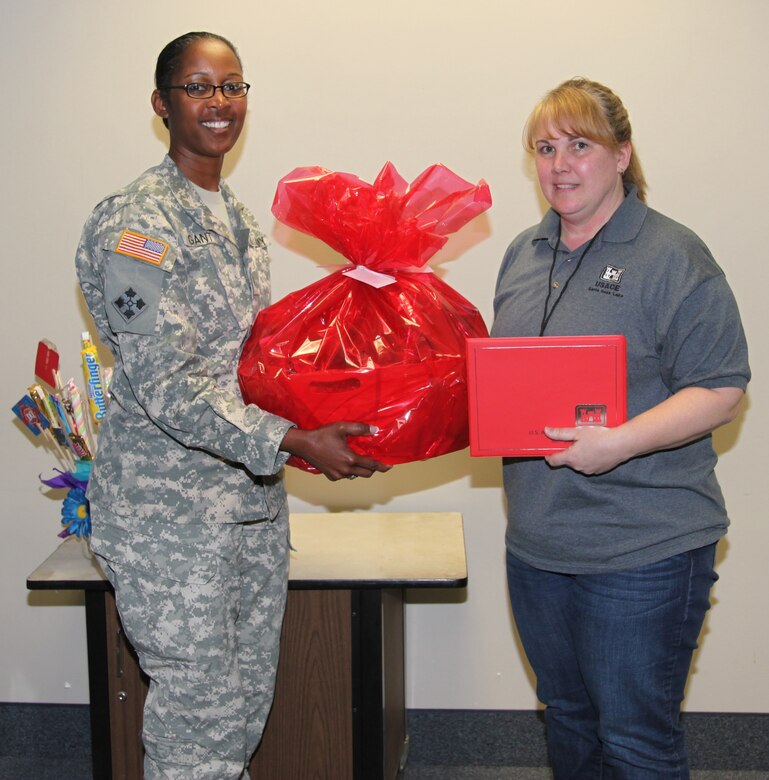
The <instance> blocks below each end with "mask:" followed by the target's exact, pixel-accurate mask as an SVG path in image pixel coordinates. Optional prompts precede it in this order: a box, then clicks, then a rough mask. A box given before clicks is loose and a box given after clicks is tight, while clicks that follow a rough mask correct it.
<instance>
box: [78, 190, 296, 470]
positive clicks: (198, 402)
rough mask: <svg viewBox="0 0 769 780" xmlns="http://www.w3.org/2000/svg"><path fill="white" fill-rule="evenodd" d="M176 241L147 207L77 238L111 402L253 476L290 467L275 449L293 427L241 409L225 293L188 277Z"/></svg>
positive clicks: (235, 334)
mask: <svg viewBox="0 0 769 780" xmlns="http://www.w3.org/2000/svg"><path fill="white" fill-rule="evenodd" d="M86 230H88V225H87V226H86ZM178 233H179V230H178V228H175V226H174V225H173V224H172V222H171V221H170V220H169V218H168V217H167V216H165V215H164V213H163V210H162V208H160V207H158V208H156V209H152V208H149V204H146V203H145V204H142V207H141V208H135V207H134V208H131V207H127V208H122V209H118V210H117V211H115V212H114V213H112V214H111V215H109V216H107V217H104V218H102V219H100V220H98V221H95V223H92V224H91V232H90V234H89V235H88V236H85V234H84V242H85V243H86V244H87V246H86V247H83V245H82V244H81V251H79V253H78V265H79V266H86V267H87V269H88V270H87V271H86V273H81V282H82V283H83V291H84V294H85V296H86V300H87V301H88V304H89V308H90V309H91V311H92V313H93V316H94V320H95V322H96V323H97V327H98V328H99V330H100V335H101V336H102V340H103V341H105V343H108V344H109V346H110V348H111V349H112V350H113V352H114V354H115V362H116V366H115V368H116V371H115V377H114V379H113V387H112V395H113V402H116V403H119V404H120V405H121V406H123V407H124V408H125V409H131V407H134V410H135V411H136V412H137V413H138V414H140V415H144V416H146V418H148V419H149V420H150V421H151V423H152V424H153V425H154V426H156V428H157V429H158V430H159V431H162V432H163V433H164V434H165V435H167V436H169V437H171V438H173V439H174V440H175V441H177V442H178V443H180V444H181V445H183V446H184V447H186V448H190V449H199V450H204V451H206V452H208V453H210V454H211V455H213V456H215V457H217V458H221V459H223V460H226V461H231V462H234V463H240V464H242V465H244V466H245V467H246V468H247V469H248V470H249V471H250V472H251V473H253V474H255V475H264V474H273V473H276V472H277V471H279V470H280V468H281V467H282V466H283V465H284V464H285V461H286V460H287V458H288V453H284V452H281V451H280V450H279V447H280V443H281V442H282V440H283V437H284V435H285V433H286V431H287V430H288V429H289V428H290V427H292V423H291V422H289V421H288V420H284V419H283V418H281V417H278V416H276V415H273V414H270V413H268V412H266V411H264V410H263V409H260V408H259V407H257V406H255V405H253V404H245V403H244V402H243V400H242V398H241V395H240V391H239V388H238V384H237V362H238V358H239V355H240V347H241V345H242V340H243V338H244V336H245V334H244V332H243V328H242V326H241V325H240V324H239V322H238V318H237V316H236V314H235V313H234V312H233V310H232V305H231V304H232V301H231V300H228V296H227V293H226V291H225V290H223V289H221V288H217V287H215V286H214V285H209V284H205V283H203V282H204V280H205V277H202V276H200V275H199V274H197V270H199V269H193V268H191V265H192V263H191V262H190V259H189V258H188V257H186V256H185V255H184V248H183V246H182V245H181V244H180V242H179V240H178V238H177V234H178ZM127 235H128V236H129V239H130V240H128V239H126V236H127ZM137 237H138V238H137ZM83 255H88V256H89V257H88V258H86V257H83ZM243 285H244V286H245V288H246V289H247V288H248V285H249V281H248V280H247V279H246V278H245V276H244V278H243Z"/></svg>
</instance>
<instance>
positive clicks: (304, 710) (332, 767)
mask: <svg viewBox="0 0 769 780" xmlns="http://www.w3.org/2000/svg"><path fill="white" fill-rule="evenodd" d="M290 522H291V541H292V545H293V546H294V548H295V551H294V552H292V553H291V565H290V574H289V594H288V602H287V605H286V616H285V619H284V623H283V634H282V637H281V654H280V663H279V667H278V677H277V683H276V689H275V700H274V703H273V708H272V712H271V714H270V718H269V720H268V722H267V726H266V728H265V731H264V736H263V739H262V743H261V745H260V746H259V749H258V750H257V752H256V754H255V755H254V758H253V760H252V762H251V773H252V777H254V778H257V777H258V778H259V780H294V779H296V780H304V778H310V777H312V778H314V779H315V780H392V778H394V777H395V776H396V775H397V773H398V771H399V769H401V768H402V766H403V764H404V763H405V760H406V752H407V746H408V737H407V734H406V718H405V695H404V653H403V592H404V589H405V588H425V587H429V588H456V587H462V586H464V585H466V583H467V566H466V561H465V546H464V534H463V528H462V517H461V515H460V514H459V513H456V512H415V513H409V512H398V513H359V512H341V513H328V514H325V513H319V514H293V515H291V519H290ZM27 587H28V588H29V589H31V590H46V589H47V590H72V589H74V590H83V591H84V593H85V607H86V630H87V641H88V673H89V689H90V703H91V710H90V711H91V739H92V747H93V768H94V774H93V777H94V780H141V777H142V746H141V723H142V706H143V702H144V696H145V694H146V690H147V681H146V678H145V677H144V675H143V674H142V672H141V671H140V670H139V667H138V664H137V662H136V656H135V654H134V652H133V648H131V646H130V645H129V644H128V642H127V640H126V639H125V636H124V635H123V632H122V629H121V627H120V621H119V619H118V616H117V612H116V609H115V601H114V596H113V593H112V589H111V587H110V585H109V583H108V582H107V580H106V578H105V577H104V574H103V573H102V571H101V569H100V568H99V566H98V564H97V563H96V561H95V560H94V559H93V557H92V556H91V554H90V552H89V550H88V547H87V545H86V544H85V543H83V542H82V541H79V540H77V539H68V540H66V541H65V542H63V543H62V544H61V545H60V546H59V547H58V549H57V550H56V551H55V552H54V553H53V554H52V555H51V556H50V557H49V558H48V559H47V560H46V561H45V562H43V563H42V564H41V565H40V566H39V567H38V568H37V569H35V571H34V572H32V574H30V575H29V577H28V578H27Z"/></svg>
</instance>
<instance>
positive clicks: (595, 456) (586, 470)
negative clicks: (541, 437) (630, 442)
mask: <svg viewBox="0 0 769 780" xmlns="http://www.w3.org/2000/svg"><path fill="white" fill-rule="evenodd" d="M617 432H618V429H617V428H603V427H600V426H595V427H593V426H585V427H582V428H545V435H546V436H547V437H548V438H550V439H553V441H570V442H573V444H572V445H571V446H570V447H567V448H566V449H564V450H560V451H559V452H556V453H555V454H553V455H547V456H546V457H545V461H547V463H548V464H549V465H550V466H552V467H553V468H558V467H560V466H566V467H567V468H570V469H573V470H574V471H579V472H581V473H582V474H588V475H590V474H604V473H605V472H607V471H611V470H612V469H613V468H614V467H615V466H618V465H619V464H620V463H622V462H623V461H624V460H627V457H626V456H624V455H623V454H622V453H621V452H620V451H619V447H618V446H617V445H618V444H619V441H618V437H617V436H616V434H617Z"/></svg>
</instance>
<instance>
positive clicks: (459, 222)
mask: <svg viewBox="0 0 769 780" xmlns="http://www.w3.org/2000/svg"><path fill="white" fill-rule="evenodd" d="M490 205H491V196H490V193H489V188H488V185H487V184H486V183H485V182H483V181H481V182H479V183H478V184H476V185H473V184H471V183H469V182H467V181H465V180H464V179H461V178H460V177H459V176H457V175H456V174H454V173H452V172H451V171H450V170H449V169H448V168H446V167H445V166H443V165H433V166H431V167H429V168H427V169H426V170H425V171H424V172H423V173H422V174H420V175H419V176H418V177H417V178H416V179H415V180H414V181H413V182H411V183H410V184H409V183H408V182H406V181H405V180H404V179H403V178H402V177H401V176H400V175H399V174H398V172H397V171H396V169H395V167H394V166H393V165H392V164H391V163H387V164H386V165H385V166H384V168H383V169H382V171H381V172H380V173H379V175H378V176H377V178H376V179H375V181H374V182H373V183H372V184H368V183H366V182H364V181H362V180H361V179H359V178H358V177H357V176H354V175H352V174H348V173H335V172H332V171H328V170H326V169H324V168H319V167H308V168H297V169H296V170H294V171H293V172H291V173H290V174H288V175H287V176H285V177H284V178H283V179H281V181H280V182H279V183H278V187H277V192H276V195H275V200H274V203H273V207H272V212H273V214H274V215H275V217H276V218H277V219H279V220H280V221H281V222H283V223H285V224H286V225H288V226H290V227H292V228H294V229H296V230H299V231H301V232H303V233H307V234H309V235H311V236H314V237H316V238H319V239H321V240H322V241H324V242H325V243H326V244H328V245H329V246H330V247H332V248H333V249H335V250H336V251H338V252H339V253H340V254H342V255H343V256H344V257H345V258H346V259H347V260H349V262H350V264H349V265H348V266H346V267H343V268H340V269H338V270H336V271H334V272H333V273H331V274H330V275H329V276H327V277H325V278H323V279H320V280H319V281H317V282H315V283H313V284H311V285H309V286H308V287H305V288H304V289H302V290H299V291H297V292H295V293H292V294H290V295H288V296H287V297H285V298H284V299H282V300H281V301H278V302H277V303H275V304H273V305H272V306H269V307H267V308H266V309H264V310H263V311H262V312H260V314H259V315H258V317H257V319H256V322H255V324H254V327H253V330H252V333H251V335H250V337H249V339H248V341H247V343H246V345H245V348H244V350H243V354H242V356H241V362H240V366H239V379H240V386H241V390H242V393H243V397H244V399H245V400H246V401H247V402H250V403H255V404H257V405H258V406H260V407H262V408H263V409H266V410H267V411H270V412H273V413H274V414H279V415H281V416H283V417H285V418H287V419H289V420H292V421H293V422H295V423H297V424H298V425H299V426H300V427H302V428H314V427H317V426H319V425H322V424H324V423H328V422H333V421H338V420H360V421H361V422H366V423H368V424H370V425H372V426H375V428H376V429H377V433H376V434H375V435H374V436H370V437H353V438H351V439H350V446H351V447H352V448H353V449H354V450H356V451H357V452H359V453H361V454H365V455H370V456H372V457H375V458H377V459H379V460H381V461H383V462H384V463H389V464H395V463H406V462H409V461H414V460H423V459H426V458H431V457H435V456H437V455H442V454H445V453H448V452H453V451H455V450H459V449H463V448H465V447H466V446H467V445H468V432H467V391H466V375H465V361H466V357H465V340H466V339H467V338H468V337H471V336H486V335H488V334H487V330H486V326H485V324H484V322H483V319H482V318H481V315H480V313H479V312H478V310H477V309H476V308H475V307H474V306H473V305H472V304H471V303H470V302H469V301H467V300H466V299H465V298H463V297H462V296H461V295H460V294H459V293H457V292H456V291H455V290H454V289H452V288H451V287H450V286H449V285H448V284H446V283H445V282H444V281H442V280H441V279H440V278H438V276H437V275H436V274H434V273H433V272H432V271H431V270H430V268H429V267H428V266H427V261H428V260H429V259H430V258H431V257H432V256H433V255H434V254H435V253H436V252H437V251H438V250H439V249H440V248H441V247H442V246H443V245H444V244H445V243H446V241H447V240H448V238H447V236H448V235H449V234H450V233H454V232H456V231H457V230H459V229H460V228H461V227H462V226H464V225H465V224H466V223H467V222H469V221H470V220H471V219H472V218H473V217H475V216H476V215H478V214H480V213H482V212H483V211H485V210H486V209H487V208H489V206H490ZM289 463H291V464H292V465H294V466H298V467H299V468H302V469H304V470H306V471H315V469H313V468H312V467H311V466H310V465H309V464H308V463H306V462H305V461H303V460H301V459H299V458H296V457H292V458H291V459H290V460H289Z"/></svg>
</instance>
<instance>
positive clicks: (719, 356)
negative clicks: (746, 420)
mask: <svg viewBox="0 0 769 780" xmlns="http://www.w3.org/2000/svg"><path fill="white" fill-rule="evenodd" d="M558 223H559V217H558V215H557V214H556V213H555V212H553V211H552V210H551V211H549V212H548V213H547V214H546V215H545V217H544V218H543V220H542V222H541V223H540V224H539V225H537V226H535V227H532V228H530V229H528V230H526V231H524V232H523V233H521V234H520V235H519V236H518V237H517V238H516V239H515V240H514V241H513V243H512V244H511V245H510V247H509V248H508V250H507V252H506V253H505V256H504V259H503V262H502V267H501V269H500V273H499V278H498V280H497V289H496V297H495V302H494V310H495V321H494V325H493V328H492V335H493V336H536V335H538V334H539V330H540V324H541V322H542V318H543V307H544V303H545V298H546V297H547V291H548V274H549V271H550V266H551V263H552V261H553V250H554V248H555V242H556V241H557V234H558ZM584 248H585V247H584V246H583V247H577V248H576V249H575V250H574V251H571V252H570V251H568V250H567V249H566V247H565V246H563V245H562V244H561V245H560V246H559V247H558V250H557V252H556V260H555V266H554V274H553V280H554V281H555V282H557V283H558V287H557V288H556V289H554V290H553V295H552V296H551V300H550V308H552V306H553V303H554V300H555V301H557V305H556V308H555V309H554V310H553V313H552V316H551V317H550V320H549V322H548V325H547V329H546V331H545V335H588V334H609V333H619V334H624V335H625V337H626V339H627V357H628V398H627V400H628V417H629V418H630V417H634V416H636V415H638V414H640V413H641V412H643V411H645V410H647V409H650V408H651V407H653V406H655V405H657V404H658V403H660V402H661V401H663V400H665V399H666V398H668V397H669V396H670V395H672V394H673V393H675V392H677V391H678V390H681V389H682V388H684V387H689V386H699V387H709V388H714V387H739V388H743V389H744V388H745V387H746V386H747V383H748V381H749V379H750V369H749V366H748V352H747V344H746V341H745V334H744V332H743V329H742V324H741V322H740V315H739V311H738V309H737V304H736V302H735V300H734V296H733V295H732V292H731V290H730V288H729V286H728V284H727V282H726V279H725V277H724V274H723V271H722V270H721V269H720V268H719V266H718V265H717V263H716V262H715V260H714V259H713V257H712V255H711V254H710V252H709V250H708V248H707V247H706V246H705V244H704V243H703V242H702V241H701V240H700V239H699V238H698V237H697V236H696V235H695V234H694V233H693V232H692V231H691V230H689V229H687V228H686V227H684V226H683V225H680V224H678V223H676V222H674V221H673V220H671V219H669V218H667V217H665V216H663V215H662V214H660V213H658V212H656V211H654V210H653V209H650V208H648V207H647V206H646V205H645V204H644V203H642V202H641V201H640V200H639V199H638V197H637V195H636V191H635V188H631V189H630V190H629V191H628V193H627V197H626V198H625V200H624V202H623V203H622V205H621V206H620V208H619V209H618V210H617V211H616V212H615V213H614V215H613V216H612V218H611V220H610V221H609V223H608V224H607V225H606V227H605V228H604V230H603V231H602V232H601V233H600V235H599V236H598V237H597V238H596V240H595V242H594V243H593V245H592V247H590V250H589V251H588V252H587V254H585V255H584V257H583V259H582V263H581V264H580V266H579V269H578V270H577V271H576V273H574V276H573V278H572V279H571V281H570V282H569V286H568V288H567V290H566V293H565V294H564V295H563V297H562V298H560V300H559V299H558V298H557V294H558V293H560V292H561V291H562V290H563V288H564V285H565V283H566V281H567V280H568V279H569V277H570V276H571V274H572V273H573V272H574V268H575V265H576V262H577V261H578V260H579V258H580V256H581V255H582V253H583V251H584ZM716 460H717V458H716V454H715V452H714V451H713V447H712V441H711V436H710V435H707V436H705V437H703V438H701V439H699V440H697V441H695V442H692V443H690V444H687V445H685V446H683V447H678V448H676V449H672V450H666V451H664V452H656V453H652V454H649V455H645V456H642V457H638V458H634V459H632V460H630V461H628V462H627V463H623V464H621V465H620V466H618V467H617V468H615V469H613V470H612V471H611V472H609V473H607V474H601V475H596V476H585V475H583V474H580V473H578V472H575V471H572V470H571V469H568V468H560V469H551V468H550V467H549V466H548V465H547V463H545V461H544V460H543V459H542V458H510V459H506V460H505V462H504V466H503V473H504V485H505V492H506V495H507V501H508V529H507V535H506V542H507V546H508V549H509V550H510V552H512V553H513V554H514V555H516V556H517V557H519V558H521V559H522V560H523V561H525V562H527V563H529V564H530V565H532V566H536V567H539V568H543V569H548V570H553V571H562V572H567V573H586V572H603V571H617V570H621V569H628V568H633V567H637V566H643V565H646V564H650V563H654V562H655V561H659V560H662V559H664V558H667V557H670V556H672V555H676V554H678V553H680V552H684V551H686V550H691V549H696V548H698V547H701V546H703V545H706V544H709V543H711V542H713V541H715V540H717V539H718V538H719V537H721V536H722V535H723V534H725V533H726V528H727V525H728V518H727V515H726V509H725V506H724V500H723V496H722V494H721V489H720V487H719V485H718V481H717V480H716V476H715V472H714V468H715V465H716Z"/></svg>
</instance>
